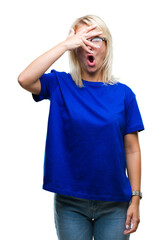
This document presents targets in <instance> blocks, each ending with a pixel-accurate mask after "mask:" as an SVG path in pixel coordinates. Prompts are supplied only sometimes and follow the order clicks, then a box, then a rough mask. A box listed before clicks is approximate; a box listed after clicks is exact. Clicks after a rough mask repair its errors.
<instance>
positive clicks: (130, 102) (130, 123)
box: [124, 87, 145, 135]
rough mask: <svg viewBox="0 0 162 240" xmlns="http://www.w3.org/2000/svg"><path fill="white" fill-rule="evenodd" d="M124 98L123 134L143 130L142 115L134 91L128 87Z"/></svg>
mask: <svg viewBox="0 0 162 240" xmlns="http://www.w3.org/2000/svg"><path fill="white" fill-rule="evenodd" d="M128 90H129V91H128ZM127 91H128V92H127V94H126V99H125V131H124V135H125V134H128V133H131V132H135V131H138V132H140V131H142V130H144V129H145V128H144V124H143V120H142V116H141V113H140V110H139V106H138V102H137V99H136V95H135V94H134V92H133V91H132V90H131V89H130V88H129V87H128V89H127Z"/></svg>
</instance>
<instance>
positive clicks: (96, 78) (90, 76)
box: [82, 72, 102, 82]
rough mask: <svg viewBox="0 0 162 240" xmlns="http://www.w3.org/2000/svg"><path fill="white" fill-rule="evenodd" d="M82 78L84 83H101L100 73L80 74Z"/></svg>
mask: <svg viewBox="0 0 162 240" xmlns="http://www.w3.org/2000/svg"><path fill="white" fill-rule="evenodd" d="M82 78H83V79H84V80H86V81H92V82H102V74H101V72H95V73H87V72H83V73H82Z"/></svg>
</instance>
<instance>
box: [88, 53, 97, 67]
mask: <svg viewBox="0 0 162 240" xmlns="http://www.w3.org/2000/svg"><path fill="white" fill-rule="evenodd" d="M87 60H88V64H89V65H90V66H94V65H95V58H94V56H93V55H88V57H87Z"/></svg>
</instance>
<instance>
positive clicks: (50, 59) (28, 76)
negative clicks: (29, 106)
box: [18, 41, 67, 94]
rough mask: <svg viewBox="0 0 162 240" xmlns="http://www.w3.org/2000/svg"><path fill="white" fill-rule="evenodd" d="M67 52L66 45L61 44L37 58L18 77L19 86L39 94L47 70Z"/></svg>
mask: <svg viewBox="0 0 162 240" xmlns="http://www.w3.org/2000/svg"><path fill="white" fill-rule="evenodd" d="M66 50H67V47H66V44H65V43H64V41H63V42H61V43H59V44H58V45H56V46H55V47H53V48H51V49H50V50H48V51H47V52H45V53H43V54H42V55H41V56H39V57H38V58H36V59H35V60H34V61H33V62H32V63H31V64H30V65H29V66H27V68H25V70H24V71H23V72H21V73H20V74H19V76H18V82H19V84H20V85H21V86H22V87H23V88H25V89H26V90H28V91H31V92H33V93H36V94H38V93H39V92H40V80H39V78H40V77H41V76H42V75H43V74H44V73H45V72H46V71H47V69H48V68H49V67H50V66H51V65H52V64H53V63H54V62H55V61H56V60H57V59H58V58H60V57H61V56H62V55H63V54H64V53H65V51H66Z"/></svg>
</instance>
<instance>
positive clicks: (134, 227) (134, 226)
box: [123, 216, 140, 234]
mask: <svg viewBox="0 0 162 240" xmlns="http://www.w3.org/2000/svg"><path fill="white" fill-rule="evenodd" d="M139 222H140V220H139V219H138V218H133V219H132V227H131V220H130V218H129V216H128V218H127V220H126V229H127V228H128V229H127V230H125V231H124V232H123V233H124V234H130V233H133V232H136V230H137V228H138V224H139Z"/></svg>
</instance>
